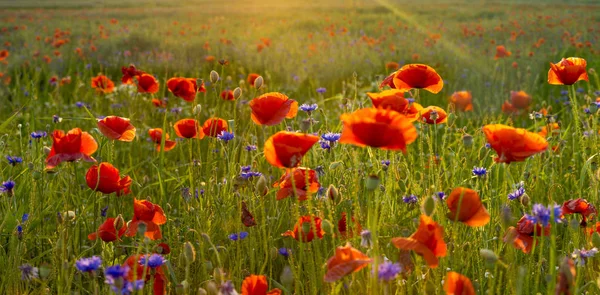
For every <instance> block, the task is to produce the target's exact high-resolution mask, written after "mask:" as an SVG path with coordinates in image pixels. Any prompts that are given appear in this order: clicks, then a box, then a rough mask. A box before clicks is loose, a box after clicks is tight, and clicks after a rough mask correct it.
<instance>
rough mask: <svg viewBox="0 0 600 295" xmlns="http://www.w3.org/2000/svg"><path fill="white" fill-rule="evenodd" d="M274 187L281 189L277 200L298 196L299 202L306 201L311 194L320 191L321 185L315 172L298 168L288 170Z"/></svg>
mask: <svg viewBox="0 0 600 295" xmlns="http://www.w3.org/2000/svg"><path fill="white" fill-rule="evenodd" d="M273 187H278V188H279V191H277V200H281V199H285V198H287V197H293V196H297V197H298V201H305V200H306V199H307V197H308V195H309V194H311V193H316V192H317V191H318V190H319V188H320V187H321V184H320V183H319V179H318V177H317V172H316V171H315V170H312V169H310V168H304V167H298V168H292V169H288V170H287V171H286V172H285V174H283V176H281V178H280V179H279V181H277V182H276V183H275V184H273Z"/></svg>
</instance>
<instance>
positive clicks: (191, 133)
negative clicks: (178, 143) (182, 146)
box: [173, 119, 204, 139]
mask: <svg viewBox="0 0 600 295" xmlns="http://www.w3.org/2000/svg"><path fill="white" fill-rule="evenodd" d="M173 129H175V134H177V136H179V137H181V138H198V139H202V138H204V131H203V130H202V128H200V124H199V123H198V121H196V120H194V119H181V120H179V121H177V122H175V125H173Z"/></svg>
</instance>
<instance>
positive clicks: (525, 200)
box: [519, 193, 531, 206]
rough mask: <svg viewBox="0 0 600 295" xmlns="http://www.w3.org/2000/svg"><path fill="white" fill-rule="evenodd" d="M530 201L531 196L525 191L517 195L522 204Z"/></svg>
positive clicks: (527, 203)
mask: <svg viewBox="0 0 600 295" xmlns="http://www.w3.org/2000/svg"><path fill="white" fill-rule="evenodd" d="M530 201H531V198H530V197H529V196H528V195H527V194H526V193H524V194H523V195H521V196H520V197H519V202H521V204H523V206H528V205H529V202H530Z"/></svg>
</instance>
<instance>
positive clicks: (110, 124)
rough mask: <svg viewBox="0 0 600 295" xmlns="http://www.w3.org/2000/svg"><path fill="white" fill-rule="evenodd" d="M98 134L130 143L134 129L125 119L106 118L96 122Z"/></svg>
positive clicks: (133, 135) (133, 136)
mask: <svg viewBox="0 0 600 295" xmlns="http://www.w3.org/2000/svg"><path fill="white" fill-rule="evenodd" d="M98 129H99V130H100V132H101V133H102V134H103V135H104V136H106V137H108V138H109V139H112V140H119V141H128V142H131V141H133V139H134V138H135V127H134V126H133V125H131V122H130V121H129V119H127V118H121V117H117V116H107V117H104V119H102V120H99V121H98Z"/></svg>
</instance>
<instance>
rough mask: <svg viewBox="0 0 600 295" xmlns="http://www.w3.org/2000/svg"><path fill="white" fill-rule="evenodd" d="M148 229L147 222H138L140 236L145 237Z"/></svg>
mask: <svg viewBox="0 0 600 295" xmlns="http://www.w3.org/2000/svg"><path fill="white" fill-rule="evenodd" d="M147 229H148V226H147V225H146V223H145V222H140V223H139V224H138V230H137V233H138V235H140V237H143V236H144V235H145V234H146V230H147Z"/></svg>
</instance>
